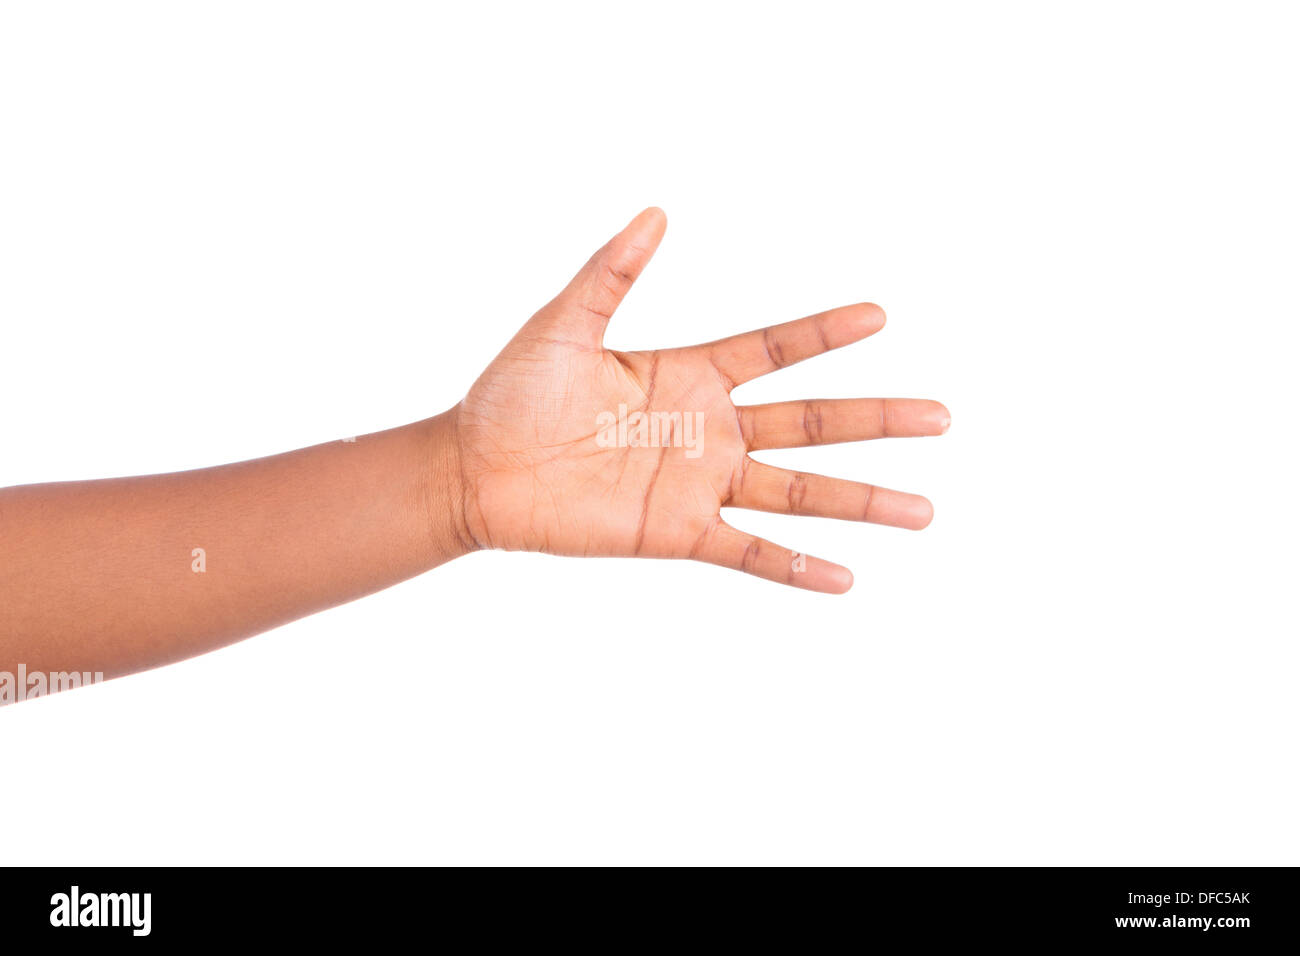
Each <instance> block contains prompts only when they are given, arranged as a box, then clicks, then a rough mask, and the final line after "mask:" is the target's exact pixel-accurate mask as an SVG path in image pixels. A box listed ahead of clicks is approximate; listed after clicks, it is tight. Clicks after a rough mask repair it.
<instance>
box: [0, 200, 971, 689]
mask: <svg viewBox="0 0 1300 956" xmlns="http://www.w3.org/2000/svg"><path fill="white" fill-rule="evenodd" d="M665 225H666V222H665V219H664V216H663V213H662V212H661V211H659V210H658V209H647V210H646V211H645V212H643V213H641V215H639V216H637V217H636V219H634V220H633V221H632V222H631V223H630V224H629V225H628V227H627V228H626V229H624V230H623V231H622V232H621V233H619V234H618V235H617V236H615V237H614V238H613V239H612V240H610V242H609V243H607V244H606V245H605V246H604V247H603V248H602V249H600V250H599V251H598V252H597V253H596V254H595V255H594V256H593V257H592V259H591V260H590V261H589V262H588V263H587V265H586V266H585V267H584V268H583V269H582V271H581V272H579V273H578V275H577V276H576V277H575V278H574V279H573V281H572V282H571V283H570V284H569V285H568V286H567V287H566V288H565V289H564V291H563V292H561V293H560V295H559V296H557V297H556V298H555V299H554V300H553V301H552V302H550V303H549V304H547V305H546V306H545V307H544V308H542V309H541V311H539V312H538V313H537V314H536V315H535V316H533V318H532V319H530V320H529V322H528V323H527V324H526V325H525V326H524V327H523V328H522V329H521V330H520V331H519V333H518V334H517V335H516V336H515V337H514V339H512V340H511V342H510V343H509V344H508V345H507V346H506V347H505V349H504V350H503V351H502V352H501V354H500V355H499V356H498V357H497V358H496V359H495V360H494V361H493V362H492V364H491V365H490V366H488V368H487V370H486V371H484V373H483V374H482V376H480V377H479V379H478V381H477V382H475V383H474V385H473V387H471V389H470V391H469V394H468V395H467V396H466V397H465V399H464V401H462V402H461V403H460V404H459V405H458V406H456V407H455V408H453V409H451V410H449V411H447V412H444V413H443V414H442V415H439V416H436V417H435V418H431V419H427V420H425V421H422V422H416V423H414V424H412V425H407V426H404V427H402V428H396V429H392V430H390V431H387V432H380V433H377V434H374V435H365V436H361V437H359V438H358V439H356V440H355V441H351V442H349V441H341V442H331V443H328V444H325V445H318V446H315V447H313V448H305V449H300V450H298V451H294V452H289V453H287V454H284V455H277V456H274V457H271V458H263V459H258V460H256V461H249V462H241V463H239V464H234V465H224V466H221V467H217V468H209V469H203V470H200V471H192V472H182V473H177V474H170V475H152V476H146V477H140V478H122V479H109V480H103V481H82V482H67V483H57V484H47V485H27V486H21V487H16V488H6V489H3V490H0V671H9V672H11V673H16V672H17V670H18V665H19V664H20V663H23V664H25V665H26V667H27V669H28V671H29V672H31V671H36V670H44V671H73V670H75V671H102V672H104V673H105V674H106V675H107V676H117V675H120V674H125V673H130V672H132V671H136V670H142V669H145V668H148V667H155V666H158V665H160V664H165V663H168V662H171V661H175V660H179V659H182V658H185V657H189V656H192V655H195V654H200V653H203V652H205V651H208V650H211V649H213V648H216V647H220V646H222V645H225V644H228V643H230V642H232V641H235V640H239V639H241V638H244V637H248V636H250V635H252V634H256V633H258V632H260V631H263V630H267V629H269V628H272V627H276V626H278V625H280V624H283V623H286V622H287V621H291V620H294V619H295V618H298V617H302V616H304V615H306V614H311V613H314V612H316V611H319V610H323V609H324V608H327V607H332V606H334V605H336V604H340V603H343V602H345V601H349V600H353V599H355V598H358V597H361V596H363V595H365V594H369V593H371V592H373V591H377V590H380V589H381V588H385V587H388V586H389V585H392V584H395V583H397V582H398V581H401V580H403V579H405V578H408V577H411V576H413V575H416V574H419V573H421V572H423V571H426V570H428V569H430V568H433V567H436V566H437V565H439V564H442V563H443V562H444V561H448V560H450V559H452V558H454V557H458V556H460V555H462V554H465V553H467V552H469V551H472V550H476V549H479V548H504V549H510V550H527V551H546V552H550V553H552V554H562V555H603V556H642V557H658V558H694V559H697V560H701V561H708V562H711V563H714V564H719V565H723V566H725V567H730V568H735V569H737V570H742V571H747V572H749V573H752V574H756V575H758V576H760V577H764V578H768V579H770V580H774V581H779V582H782V583H785V584H792V585H796V586H798V587H804V588H808V589H810V590H814V591H824V592H831V593H839V592H843V591H846V590H848V588H849V587H850V585H851V584H852V575H851V574H850V573H849V572H848V570H847V569H846V568H842V567H840V566H839V565H835V564H831V563H829V562H826V561H822V560H820V559H818V558H812V557H806V558H804V557H801V556H799V555H797V554H796V553H795V552H792V551H788V550H786V549H784V548H780V547H778V546H777V545H774V544H771V543H770V542H767V541H763V540H761V539H758V538H755V537H753V536H751V535H748V534H745V533H743V532H741V531H737V530H736V529H734V528H732V527H731V526H730V525H728V524H727V523H726V522H724V521H723V520H722V519H721V517H720V516H719V509H720V508H722V507H739V508H751V509H756V510H760V511H775V512H781V513H785V514H799V515H820V516H826V517H835V518H845V519H849V520H857V521H869V522H874V523H877V524H889V525H895V526H898V527H903V528H914V529H919V528H923V527H925V526H926V525H927V524H928V523H929V521H930V517H931V514H932V512H931V508H930V503H929V502H928V501H926V500H925V499H924V498H921V497H919V496H916V495H908V494H903V493H900V492H896V491H889V490H887V489H883V488H873V487H872V486H870V485H863V484H859V483H857V482H852V481H845V480H841V479H834V478H825V477H821V476H818V475H806V474H802V473H796V472H790V471H786V470H784V469H781V468H775V467H772V466H770V465H765V464H762V463H760V462H756V461H754V460H753V459H751V458H750V457H749V455H748V453H749V452H750V451H754V450H758V449H765V448H787V447H795V446H800V445H810V444H823V443H829V442H841V441H858V440H862V439H869V438H882V437H898V436H915V435H937V434H941V433H942V432H943V431H945V430H946V429H947V426H948V412H947V410H946V409H945V408H944V407H943V406H942V405H940V404H938V403H937V402H930V401H922V400H911V399H854V400H839V401H832V400H818V401H803V402H788V403H777V404H772V405H758V406H740V407H737V406H736V405H734V404H733V403H732V401H731V396H730V393H731V390H732V389H733V388H735V387H736V386H737V385H739V384H741V383H743V382H746V381H749V380H750V379H752V378H755V377H757V376H759V375H764V374H766V373H768V372H771V371H775V370H776V369H778V368H781V367H784V366H785V365H789V364H791V363H793V362H797V361H801V360H803V359H805V358H810V357H812V356H814V355H817V354H819V353H821V352H824V351H826V350H828V349H832V348H839V347H841V346H844V345H848V344H850V343H852V342H856V341H858V340H859V339H862V338H865V337H867V336H868V335H871V334H873V333H874V332H877V331H879V330H880V328H881V327H882V326H883V324H884V314H883V313H882V312H881V311H880V309H879V308H877V307H876V306H874V305H867V304H864V305H855V306H846V307H844V308H840V309H833V310H831V311H829V312H824V313H821V314H819V315H815V316H810V317H809V318H806V319H800V320H798V321H795V322H789V323H786V324H785V325H778V326H773V327H772V328H769V329H764V330H760V331H757V332H751V333H747V334H744V335H738V336H734V337H732V338H729V339H723V340H721V341H718V342H713V343H710V344H707V345H698V346H693V347H690V348H682V349H666V350H660V351H654V352H614V351H610V350H607V349H605V348H604V347H603V345H602V338H603V335H604V331H605V326H606V325H607V323H608V321H609V318H610V316H611V315H612V314H613V313H614V310H615V309H616V308H617V307H618V304H619V302H620V301H621V300H622V298H623V296H624V295H625V294H626V293H627V291H628V289H629V288H630V287H631V285H632V283H633V282H634V281H635V280H636V278H637V276H638V275H639V274H640V273H641V271H642V269H644V268H645V265H646V264H647V263H648V262H649V260H650V257H651V255H653V253H654V250H655V248H656V247H657V246H658V244H659V241H660V239H661V238H662V236H663V232H664V228H665ZM620 405H625V406H627V408H628V409H629V410H630V411H636V410H642V411H664V412H682V413H687V414H692V413H696V412H699V413H703V423H704V424H703V430H702V433H701V435H700V436H699V437H700V443H699V445H698V448H699V451H700V454H699V455H698V456H695V457H692V456H690V455H687V454H686V453H685V450H684V449H683V448H682V447H673V446H671V445H669V444H668V443H667V442H662V443H661V444H662V445H664V447H605V446H603V445H602V444H601V443H600V442H598V441H597V432H598V427H597V416H599V415H600V414H601V413H602V412H610V413H616V412H617V409H618V408H619V406H620ZM195 548H202V549H204V556H205V561H206V569H205V570H204V571H203V572H202V573H197V572H195V571H194V569H193V563H194V558H193V556H192V551H193V549H195Z"/></svg>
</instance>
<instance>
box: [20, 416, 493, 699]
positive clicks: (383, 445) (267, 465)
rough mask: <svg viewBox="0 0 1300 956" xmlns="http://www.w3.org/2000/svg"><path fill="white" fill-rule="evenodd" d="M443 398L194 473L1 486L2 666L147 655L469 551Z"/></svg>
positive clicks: (171, 651) (138, 665)
mask: <svg viewBox="0 0 1300 956" xmlns="http://www.w3.org/2000/svg"><path fill="white" fill-rule="evenodd" d="M455 414H456V413H455V410H453V411H451V412H447V413H444V414H443V415H440V416H437V417H435V418H431V419H427V420H425V421H421V422H416V423H415V424H412V425H407V426H404V427H401V428H395V429H392V430H389V431H385V432H377V433H375V434H372V435H363V436H360V437H358V438H357V439H355V440H354V441H351V440H350V441H334V442H330V443H328V444H324V445H316V446H314V447H311V448H303V449H300V450H298V451H293V452H288V453H286V454H283V455H276V456H273V457H270V458H261V459H257V460H254V461H246V462H240V463H238V464H232V465H223V466H220V467H217V468H207V469H203V470H199V471H190V472H180V473H176V474H167V475H151V476H147V477H138V478H118V479H108V480H102V481H79V482H65V483H57V484H44V485H26V486H20V487H14V488H6V489H0V671H5V670H8V671H11V672H13V671H16V669H17V666H18V665H19V664H20V663H21V664H25V665H26V667H27V669H28V671H33V670H44V671H91V672H95V671H102V672H103V673H104V674H105V675H106V676H108V677H112V676H117V675H121V674H124V673H129V672H132V671H137V670H142V669H145V668H149V667H156V666H158V665H160V664H166V663H169V662H171V661H175V660H179V659H181V658H185V657H190V656H193V655H195V654H200V653H203V652H204V651H208V650H212V649H213V648H216V647H220V646H222V645H225V644H229V643H231V642H232V641H236V640H239V639H241V638H244V637H248V636H249V635H252V634H256V633H258V632H260V631H264V630H267V629H269V628H272V627H276V626H278V625H280V624H284V623H286V622H288V621H291V620H294V619H295V618H299V617H302V616H304V615H307V614H312V613H314V612H316V611H320V610H323V609H325V608H328V607H332V606H334V605H337V604H341V603H343V602H346V601H350V600H353V599H355V598H358V597H361V596H363V595H366V594H369V593H372V592H374V591H378V590H381V589H382V588H385V587H388V586H390V585H392V584H395V583H397V582H398V581H402V580H404V579H406V578H409V577H412V576H414V575H416V574H419V573H421V572H423V571H427V570H428V569H430V568H433V567H436V566H437V565H439V564H442V563H443V562H445V561H448V560H450V559H451V558H454V557H457V556H459V555H461V554H463V553H465V552H466V551H467V550H470V549H471V548H472V546H473V545H472V541H470V539H469V537H468V536H467V535H466V534H465V533H464V530H463V521H462V502H461V500H460V495H461V492H460V479H459V461H458V457H457V452H456V443H455V439H454V432H455Z"/></svg>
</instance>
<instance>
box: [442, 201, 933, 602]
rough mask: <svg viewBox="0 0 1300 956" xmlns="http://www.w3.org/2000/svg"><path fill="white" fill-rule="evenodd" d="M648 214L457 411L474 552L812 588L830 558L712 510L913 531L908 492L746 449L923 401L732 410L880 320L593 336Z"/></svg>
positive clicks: (658, 224)
mask: <svg viewBox="0 0 1300 956" xmlns="http://www.w3.org/2000/svg"><path fill="white" fill-rule="evenodd" d="M665 226H666V220H665V218H664V215H663V213H662V212H661V211H660V210H658V209H653V208H652V209H647V210H646V211H645V212H643V213H641V215H639V216H637V217H636V219H634V220H633V221H632V222H631V223H630V224H629V225H628V226H627V228H626V229H624V230H623V231H622V232H621V233H619V234H618V235H617V236H615V237H614V238H613V239H611V240H610V241H609V243H607V244H606V245H605V246H604V247H603V248H601V249H600V250H599V251H598V252H597V253H596V254H595V255H594V256H593V257H592V258H591V260H590V261H589V262H588V263H587V264H586V266H584V267H583V269H582V271H580V272H579V273H578V275H577V276H575V277H574V279H573V281H572V282H570V283H569V285H568V286H567V287H566V288H565V289H564V291H563V292H561V293H560V294H559V296H557V297H556V298H555V299H554V300H553V301H552V302H550V303H548V304H547V305H546V306H545V307H543V308H542V309H541V311H539V312H538V313H537V314H536V315H535V316H533V318H532V319H530V320H529V322H528V323H527V324H526V325H525V326H524V327H523V328H522V329H521V330H520V331H519V333H518V334H517V335H516V336H515V337H514V338H513V339H512V340H511V341H510V343H509V344H508V345H507V346H506V348H505V349H504V350H503V351H502V352H501V354H500V355H499V356H497V358H496V359H495V360H494V361H493V362H492V364H491V365H489V366H488V368H487V370H486V371H485V372H484V373H483V375H482V376H480V378H479V379H478V381H477V382H475V383H474V385H473V387H472V388H471V389H470V391H469V394H468V395H467V396H466V398H465V400H464V401H463V402H461V404H460V406H459V407H458V409H457V412H456V416H457V417H456V423H457V424H456V427H457V435H458V442H459V451H460V463H461V478H462V481H463V483H464V495H465V497H464V518H465V526H466V528H467V530H468V533H469V534H470V536H471V537H472V538H473V540H474V542H475V543H476V544H477V545H478V546H480V547H491V548H504V549H508V550H530V551H547V552H550V553H552V554H563V555H584V556H597V555H603V556H641V557H657V558H694V559H697V560H701V561H708V562H711V563H714V564H719V565H723V566H725V567H729V568H735V569H737V570H742V571H747V572H749V573H752V574H756V575H758V576H760V577H764V578H768V579H770V580H774V581H780V582H782V583H786V584H793V585H796V586H799V587H804V588H809V589H811V590H815V591H827V592H834V593H838V592H843V591H846V590H848V588H849V586H850V585H851V584H852V581H853V577H852V575H851V574H850V573H849V571H848V570H847V569H846V568H843V567H840V566H839V565H836V564H832V563H830V562H827V561H822V560H820V559H818V558H813V557H807V556H804V555H800V554H798V553H797V552H793V551H790V550H787V549H785V548H781V547H778V546H777V545H775V544H772V543H771V542H769V541H764V540H763V539H761V538H756V537H754V536H753V535H749V534H746V533H744V532H742V531H738V530H736V529H735V528H733V527H731V526H730V525H729V524H727V523H726V522H725V521H723V520H722V518H721V516H720V515H719V509H720V508H722V507H726V506H730V507H739V508H752V509H756V510H759V511H774V512H781V513H784V514H796V515H819V516H824V517H832V518H845V519H849V520H856V521H869V522H874V523H877V524H888V525H895V526H898V527H903V528H914V529H920V528H923V527H925V526H926V525H927V524H928V523H929V521H930V518H931V515H932V510H931V507H930V503H929V502H928V501H927V500H926V499H925V498H922V497H920V496H918V495H909V494H903V493H901V492H897V491H890V490H888V489H884V488H876V487H873V486H871V485H865V484H860V483H858V482H853V481H846V480H842V479H837V478H827V477H823V476H820V475H810V474H804V473H801V472H794V471H787V470H785V469H782V468H776V467H773V466H771V465H767V464H763V463H761V462H758V461H755V460H753V459H752V458H750V457H749V454H748V453H749V452H751V451H755V450H759V449H765V448H788V447H794V446H801V445H816V444H825V443H830V442H843V441H859V440H863V439H869V438H884V437H896V436H914V435H937V434H941V433H942V432H943V431H944V430H945V429H946V428H947V425H948V412H947V410H946V409H945V408H944V407H943V406H942V405H940V404H939V403H938V402H931V401H924V400H916V399H848V400H809V401H796V402H782V403H777V404H772V405H755V406H736V405H734V404H733V403H732V401H731V394H730V393H731V390H732V389H733V388H735V387H736V386H737V385H740V384H741V383H743V382H746V381H749V380H750V379H753V378H756V377H757V376H759V375H765V374H767V373H768V372H772V371H775V370H776V369H779V368H783V367H785V366H786V365H789V364H791V363H794V362H798V361H801V360H803V359H806V358H809V357H811V356H813V355H817V354H819V353H821V352H825V351H827V350H828V349H834V348H839V347H841V346H844V345H848V344H850V343H852V342H856V341H858V340H859V339H862V338H865V337H866V336H868V335H871V334H872V333H874V332H877V331H879V329H880V328H881V327H882V326H883V325H884V313H883V312H881V310H880V309H879V308H878V307H876V306H874V305H869V304H862V305H852V306H846V307H844V308H840V309H833V310H831V311H829V312H823V313H821V314H819V315H814V316H809V317H808V318H805V319H799V320H797V321H794V322H788V323H786V324H784V325H777V326H772V327H771V328H767V329H762V330H759V331H755V332H749V333H746V334H743V335H737V336H734V337H732V338H728V339H723V340H721V341H718V342H712V343H709V344H705V345H696V346H691V347H689V348H680V349H663V350H658V351H652V352H615V351H611V350H608V349H606V348H604V346H603V344H602V340H603V337H604V332H605V327H606V325H607V324H608V322H609V319H610V317H611V316H612V315H613V313H614V310H615V309H616V308H617V307H618V304H619V303H620V302H621V301H622V299H623V296H624V295H625V294H626V293H627V291H628V289H630V288H631V286H632V283H633V282H634V281H635V280H636V278H637V276H638V275H639V274H640V273H641V271H642V269H644V267H645V265H646V263H647V262H649V260H650V257H651V256H652V255H653V254H654V251H655V248H656V247H657V246H658V245H659V241H660V239H661V238H662V237H663V233H664V228H665Z"/></svg>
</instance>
